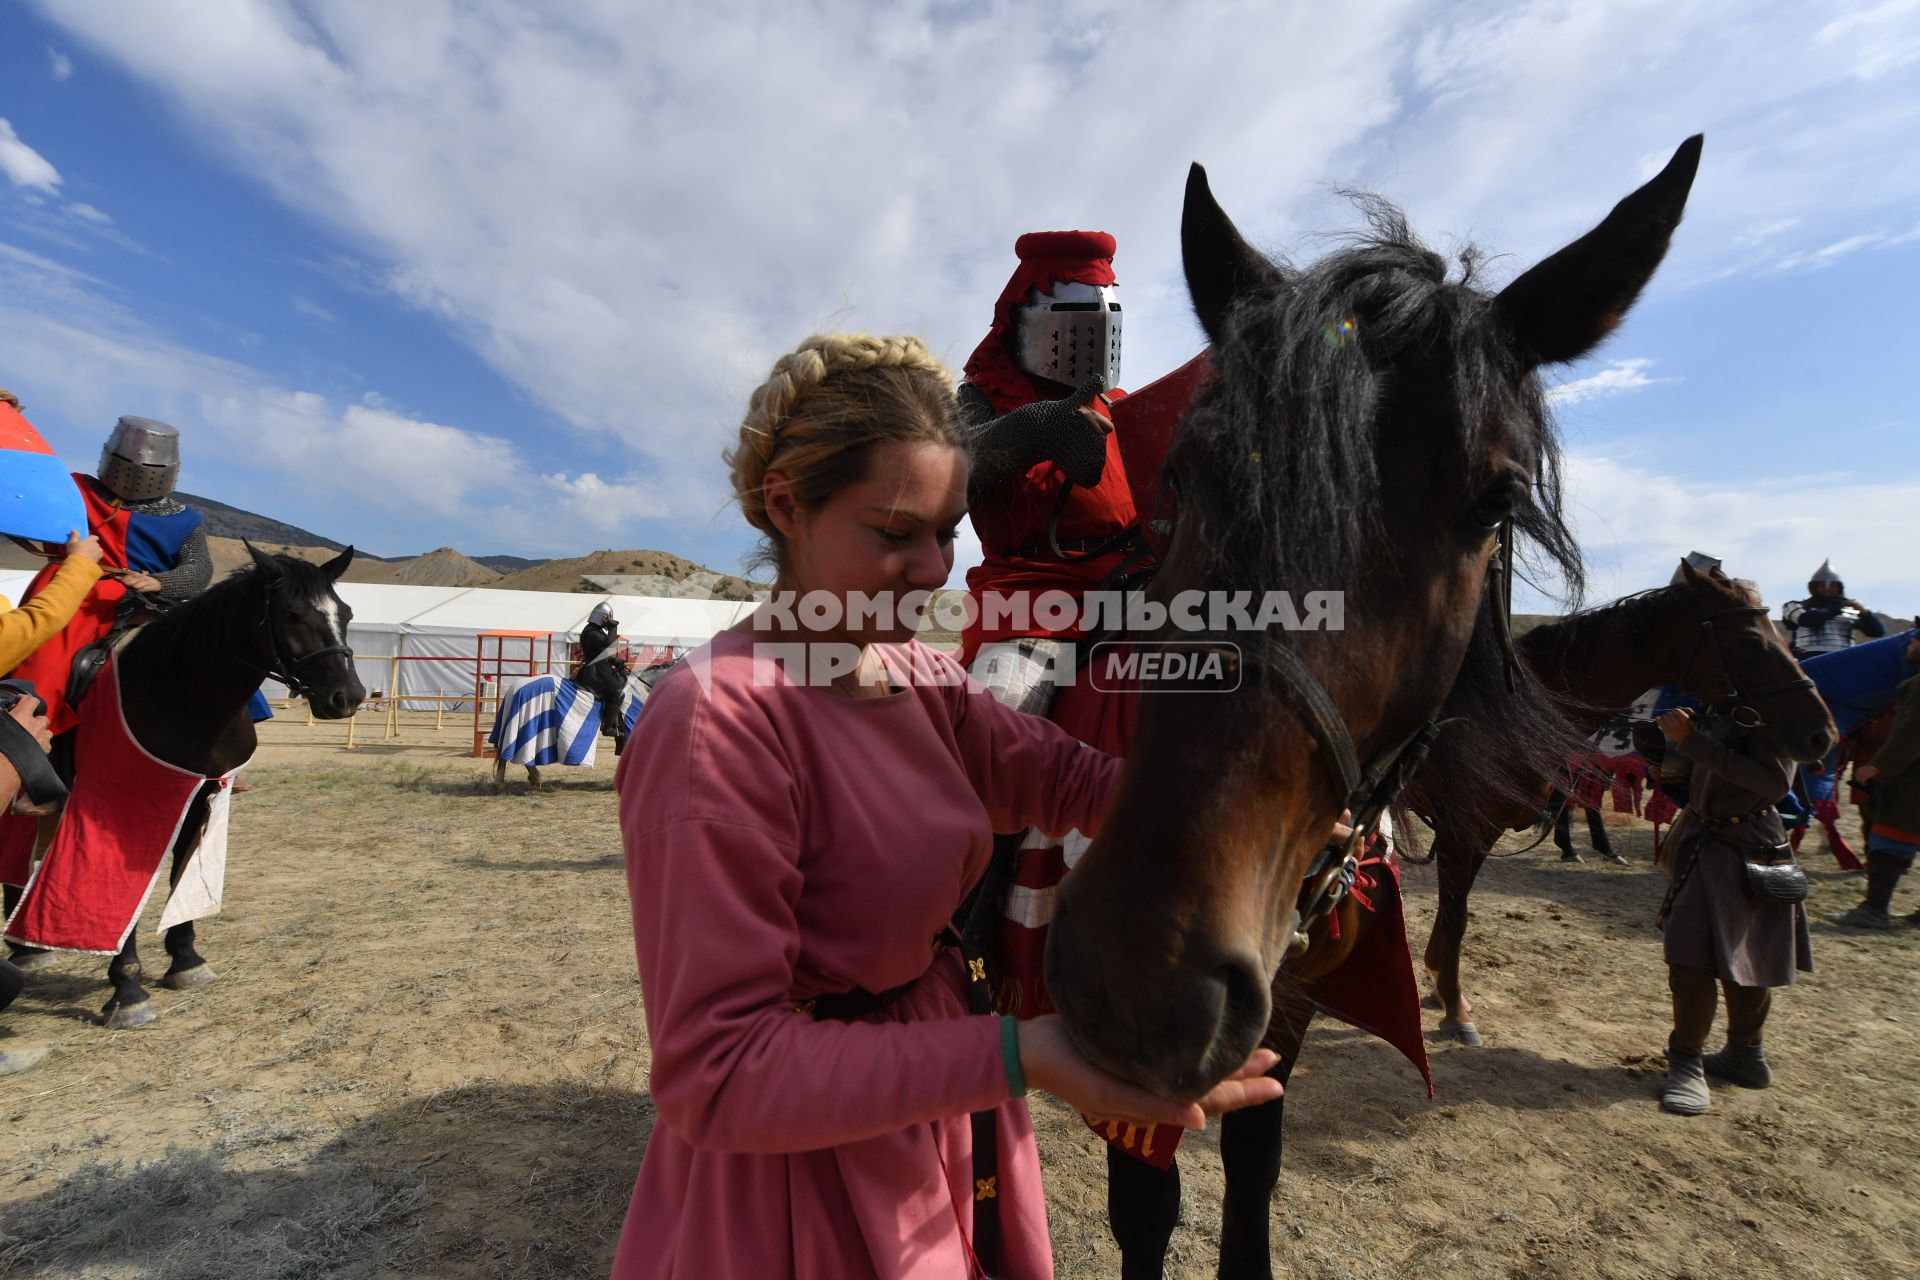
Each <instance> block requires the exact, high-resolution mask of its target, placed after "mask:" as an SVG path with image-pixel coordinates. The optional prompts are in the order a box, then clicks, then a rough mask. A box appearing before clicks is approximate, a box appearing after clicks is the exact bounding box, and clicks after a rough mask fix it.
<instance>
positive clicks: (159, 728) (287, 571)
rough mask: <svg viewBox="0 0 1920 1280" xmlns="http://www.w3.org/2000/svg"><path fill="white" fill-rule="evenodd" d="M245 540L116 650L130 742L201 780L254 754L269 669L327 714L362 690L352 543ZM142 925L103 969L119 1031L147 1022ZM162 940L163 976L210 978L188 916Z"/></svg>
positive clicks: (193, 808)
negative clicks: (237, 567) (312, 556)
mask: <svg viewBox="0 0 1920 1280" xmlns="http://www.w3.org/2000/svg"><path fill="white" fill-rule="evenodd" d="M247 550H248V551H249V552H251V553H252V555H253V567H252V568H250V569H246V570H243V571H241V572H239V573H236V574H234V575H233V576H232V577H229V578H227V579H226V580H225V581H223V582H219V583H216V584H215V585H214V586H212V587H209V588H208V589H207V590H206V591H205V592H203V593H201V594H200V595H199V596H196V597H195V598H194V599H192V600H189V601H187V602H186V603H185V604H182V605H180V606H178V607H177V608H174V609H172V610H169V611H168V612H167V613H165V614H163V615H161V616H160V617H158V618H155V619H154V620H153V621H151V622H149V623H147V624H146V625H145V626H142V627H141V628H139V629H138V630H137V631H135V632H134V633H133V635H132V636H131V637H130V638H129V639H128V640H127V641H126V644H125V645H124V647H122V648H121V650H120V652H119V655H118V656H117V657H116V658H115V662H116V663H117V664H118V671H119V676H120V698H121V706H122V708H123V709H124V711H125V714H126V721H127V728H128V730H129V731H130V732H131V733H132V735H133V738H134V740H135V741H136V742H138V743H139V744H140V745H141V746H142V747H144V748H145V749H146V750H147V751H148V752H149V753H151V754H152V755H155V756H158V757H159V758H160V759H161V760H164V761H166V762H167V763H168V764H170V765H173V766H175V767H176V768H180V769H185V770H188V771H189V772H192V773H197V774H200V775H201V776H203V777H207V778H219V777H222V776H224V775H226V774H229V773H231V772H232V771H233V770H235V769H237V768H239V767H240V766H241V765H243V764H245V763H246V762H247V761H248V760H249V759H251V758H252V757H253V753H254V748H255V746H256V745H257V742H258V739H257V737H256V735H255V733H254V727H253V721H252V720H251V719H249V718H248V716H247V701H248V699H249V698H250V697H251V696H252V695H253V692H254V690H256V689H258V688H259V687H260V685H261V682H262V681H264V680H266V679H267V678H269V677H271V678H273V679H275V680H279V681H280V682H281V683H283V684H285V685H286V686H287V688H288V689H289V690H290V691H291V692H293V693H294V694H295V695H297V696H304V697H305V698H306V699H307V701H308V703H309V705H311V706H312V708H313V713H314V715H316V716H318V717H320V718H321V719H323V720H339V719H344V718H345V717H347V716H350V715H352V714H353V713H354V711H355V710H357V709H358V708H359V706H360V703H361V702H362V701H363V700H364V699H365V698H366V696H367V691H366V689H365V688H364V687H363V686H362V685H361V683H360V677H359V676H358V675H357V674H356V673H355V671H354V666H353V650H352V649H350V648H348V647H347V642H346V641H347V623H348V621H349V620H350V619H351V618H352V616H353V614H352V611H351V610H350V609H348V608H347V606H346V604H345V603H344V602H343V601H342V600H341V599H340V597H339V596H338V595H336V594H335V593H334V590H333V584H334V583H335V582H336V581H338V580H339V577H340V575H341V574H342V573H345V572H346V569H347V566H348V565H349V564H351V563H352V562H353V548H351V547H349V548H347V549H346V550H345V551H343V552H341V553H340V554H339V555H338V556H335V557H334V558H333V559H332V560H329V561H328V562H327V563H326V564H323V565H315V564H310V563H308V562H307V561H305V560H298V559H295V558H294V557H292V556H278V555H267V554H265V553H264V552H261V551H259V550H256V549H255V548H253V547H252V546H251V545H249V546H248V548H247ZM216 789H217V784H215V783H211V782H209V783H207V784H206V785H204V786H202V787H201V788H200V790H199V791H198V792H197V793H196V794H195V795H194V798H193V801H192V804H191V805H190V806H189V808H188V810H187V816H186V819H185V821H184V822H183V823H182V824H181V828H180V834H179V835H178V837H177V838H176V839H175V840H174V844H173V870H172V875H171V876H170V877H169V884H171V883H173V882H176V881H178V880H179V878H180V873H181V871H182V869H183V868H184V866H185V865H186V862H187V860H188V858H189V857H190V856H191V854H192V853H193V850H194V847H195V845H196V843H197V842H198V840H199V838H200V835H201V831H202V829H203V828H204V827H205V825H206V821H207V814H208V806H209V802H210V801H211V799H212V797H213V794H214V792H215V790H216ZM138 933H139V930H138V929H137V928H136V929H132V930H129V931H128V933H127V941H126V944H125V945H124V946H123V947H122V948H121V949H120V954H119V955H117V956H115V957H114V958H113V961H112V963H111V964H110V965H109V966H108V968H107V980H108V981H109V982H110V983H111V984H112V986H113V995H112V997H111V998H110V999H108V1001H107V1003H106V1006H105V1007H104V1008H102V1009H101V1011H100V1012H101V1016H102V1019H103V1021H104V1022H105V1025H106V1026H108V1027H110V1028H113V1029H115V1030H123V1029H126V1028H130V1027H141V1026H145V1025H147V1024H148V1023H150V1022H152V1021H153V1020H154V1012H153V1006H152V1004H151V1002H150V997H149V996H148V994H147V990H146V988H145V987H143V986H142V985H141V984H140V976H141V971H140V955H139V951H138V949H137V948H136V945H135V938H136V937H137V936H138ZM166 946H167V955H168V956H169V958H170V959H171V960H172V964H171V965H170V966H169V967H168V969H167V972H166V976H165V977H163V978H162V979H161V981H162V982H163V983H164V984H165V985H166V986H168V987H173V988H181V987H197V986H201V985H204V984H205V983H208V982H211V981H212V980H213V976H214V975H213V970H212V969H211V968H209V967H208V965H207V962H206V961H205V960H204V959H202V958H201V956H200V953H199V952H198V951H196V950H195V949H194V933H193V922H192V921H187V922H186V923H184V924H177V925H174V926H173V927H172V928H170V929H168V930H167V933H166Z"/></svg>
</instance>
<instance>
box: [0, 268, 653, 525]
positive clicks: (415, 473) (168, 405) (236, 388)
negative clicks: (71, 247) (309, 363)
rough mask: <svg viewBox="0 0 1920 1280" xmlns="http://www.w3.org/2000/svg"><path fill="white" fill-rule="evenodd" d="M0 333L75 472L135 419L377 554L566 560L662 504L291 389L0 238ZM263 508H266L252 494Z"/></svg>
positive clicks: (385, 409)
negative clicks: (173, 429) (461, 550)
mask: <svg viewBox="0 0 1920 1280" xmlns="http://www.w3.org/2000/svg"><path fill="white" fill-rule="evenodd" d="M0 333H4V334H6V335H7V338H8V341H7V360H8V365H9V367H10V368H15V369H18V370H20V371H21V373H20V375H18V376H16V377H15V380H14V383H13V388H14V390H15V391H16V393H17V394H19V395H20V396H21V397H22V398H23V399H24V400H26V401H27V402H28V404H27V407H28V411H29V413H30V414H31V415H32V417H33V419H34V421H35V423H36V424H37V425H39V426H40V427H41V429H42V432H43V433H44V434H46V435H47V436H48V437H49V439H50V440H51V441H52V442H53V443H54V444H55V445H56V447H58V448H60V449H61V451H62V452H63V453H64V454H65V455H67V456H68V457H69V458H71V459H75V460H78V461H79V462H80V463H81V465H85V462H86V459H87V455H88V451H89V450H91V449H93V448H97V447H98V445H97V441H96V439H95V436H96V435H97V434H99V433H100V432H101V431H104V426H105V424H110V423H111V422H112V421H113V420H114V419H115V417H117V416H118V415H120V414H123V413H128V412H139V413H144V414H146V415H148V416H152V417H158V418H161V419H163V420H166V421H170V422H173V423H175V424H176V425H178V426H180V427H181V428H182V433H183V436H184V437H185V441H186V452H187V457H186V459H185V462H186V468H185V475H184V479H183V484H184V485H185V487H187V488H189V489H192V488H193V487H194V486H195V485H196V484H202V483H204V482H205V479H206V478H217V479H218V480H219V481H221V482H222V486H223V487H224V488H225V491H226V492H229V493H232V492H237V491H241V490H249V489H250V490H252V491H254V492H265V493H268V494H272V495H275V497H276V499H277V501H275V502H274V503H272V504H271V505H273V506H274V508H275V511H276V514H286V515H287V516H289V518H294V519H295V520H296V522H300V521H302V520H304V522H306V523H309V524H321V523H327V517H328V514H329V513H331V517H332V520H333V521H335V522H340V523H346V522H344V521H341V520H340V517H339V512H340V510H341V508H342V507H343V506H350V507H351V508H352V511H353V520H352V522H351V523H352V525H353V527H352V528H348V529H346V530H343V532H346V533H347V534H349V536H354V537H362V538H363V539H364V538H365V537H366V536H367V533H366V532H363V531H371V536H372V537H373V540H374V541H376V542H382V541H383V539H384V541H383V546H382V549H384V550H389V551H392V550H406V549H408V548H409V547H411V546H412V545H413V544H415V543H420V542H423V541H424V542H426V543H427V544H428V545H439V544H440V543H442V542H446V541H448V540H449V539H451V538H455V537H461V538H465V539H467V540H468V541H469V543H470V544H471V543H477V542H479V541H488V542H491V541H492V540H494V539H500V540H503V541H507V542H511V543H513V544H514V545H515V546H516V547H520V548H527V549H529V550H531V551H534V552H545V553H571V552H573V551H576V550H577V549H578V545H579V543H580V541H581V537H582V532H583V530H585V529H591V530H593V531H594V532H595V533H624V532H630V531H631V527H632V522H633V521H635V520H637V519H641V518H644V517H647V516H651V515H656V514H658V513H659V512H660V511H661V509H662V506H661V504H660V502H659V501H658V499H657V497H655V496H654V495H653V494H652V492H651V490H650V489H649V487H648V485H647V484H646V483H645V482H642V481H638V480H634V479H632V478H620V479H603V478H602V477H600V476H598V475H596V474H593V473H586V474H582V475H567V474H548V473H545V472H543V471H542V470H541V469H540V468H538V467H537V466H536V465H534V464H533V463H532V462H531V461H530V460H529V459H528V458H527V457H526V456H525V454H524V453H523V452H522V450H521V448H520V447H519V446H518V445H516V444H515V443H513V442H511V441H507V440H503V439H500V438H497V437H495V436H491V435H487V434H484V433H480V432H474V431H469V430H465V429H462V428H459V427H455V426H448V425H445V424H442V423H436V422H429V421H423V420H421V419H420V418H417V417H414V416H410V415H408V414H405V413H403V412H401V411H399V410H397V409H395V408H393V407H392V406H390V405H388V404H387V403H385V402H384V401H383V400H382V399H381V398H380V397H379V396H377V395H368V396H366V397H364V398H363V399H362V400H361V401H360V402H358V403H354V402H344V401H342V400H340V399H338V398H336V397H331V396H327V395H323V394H319V393H316V392H313V391H306V390H299V389H291V388H288V387H286V386H283V385H281V384H279V383H278V382H276V381H275V380H274V379H272V378H271V377H269V376H267V375H266V374H263V373H262V372H260V371H259V370H257V369H254V368H251V367H249V366H247V365H245V364H242V363H239V362H237V361H232V360H227V359H223V358H221V357H217V356H211V355H208V354H206V353H204V352H199V351H194V350H192V349H189V348H186V347H183V346H180V345H179V344H177V343H174V342H172V341H170V340H168V339H167V338H166V337H164V336H163V335H160V334H158V333H156V332H154V331H152V330H151V329H149V328H148V327H146V326H145V325H143V324H142V323H141V322H140V321H139V320H138V319H137V318H136V317H134V316H133V315H131V314H130V313H129V312H128V311H127V310H126V309H125V308H123V307H121V306H120V305H118V304H117V303H115V302H114V301H113V300H112V298H111V297H110V296H109V295H108V294H107V293H106V292H105V290H104V287H103V286H102V285H101V284H100V282H99V281H97V280H94V279H93V278H92V277H89V276H87V275H85V274H83V273H80V272H77V271H73V270H71V269H69V268H66V267H63V266H61V265H60V264H58V263H54V262H51V261H49V260H48V259H46V258H42V257H40V256H39V255H36V254H33V253H30V252H28V251H25V250H22V249H19V248H16V247H14V246H10V245H5V244H0ZM262 505H269V504H267V503H264V502H263V503H262Z"/></svg>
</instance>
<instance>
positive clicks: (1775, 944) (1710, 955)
mask: <svg viewBox="0 0 1920 1280" xmlns="http://www.w3.org/2000/svg"><path fill="white" fill-rule="evenodd" d="M1660 727H1661V729H1662V730H1663V731H1664V732H1665V733H1666V735H1667V737H1668V738H1669V739H1671V740H1672V744H1673V750H1674V751H1676V752H1678V753H1679V754H1680V755H1681V756H1683V757H1685V758H1686V759H1687V760H1688V761H1689V762H1691V764H1692V765H1693V784H1692V791H1691V795H1690V801H1689V804H1688V806H1687V807H1688V811H1689V814H1690V818H1689V820H1688V823H1687V828H1688V829H1687V830H1685V831H1683V832H1682V834H1681V837H1680V839H1679V840H1678V841H1676V842H1673V844H1672V847H1671V850H1670V857H1671V861H1670V862H1669V864H1668V865H1669V868H1670V870H1671V873H1672V874H1673V876H1674V881H1675V884H1674V888H1673V890H1672V892H1671V894H1670V900H1669V902H1668V905H1667V908H1666V918H1665V927H1666V959H1667V983H1668V986H1669V987H1670V988H1671V990H1672V992H1673V1032H1672V1034H1671V1036H1670V1037H1669V1038H1668V1042H1667V1083H1666V1087H1665V1088H1664V1089H1663V1090H1662V1091H1661V1095H1660V1105H1661V1106H1662V1107H1663V1108H1665V1109H1666V1110H1668V1111H1673V1112H1677V1113H1679V1114H1681V1115H1699V1114H1700V1113H1701V1112H1704V1111H1705V1110H1706V1109H1707V1103H1708V1093H1707V1083H1706V1075H1707V1073H1709V1072H1710V1073H1712V1074H1713V1075H1715V1076H1718V1077H1720V1078H1722V1079H1726V1080H1730V1081H1732V1082H1733V1083H1735V1084H1739V1085H1744V1086H1746V1087H1748V1088H1764V1087H1766V1085H1767V1084H1768V1083H1769V1082H1770V1081H1771V1079H1772V1073H1771V1071H1770V1070H1769V1068H1768V1066H1767V1061H1766V1055H1765V1052H1764V1051H1763V1050H1762V1049H1761V1047H1760V1037H1761V1030H1762V1028H1763V1027H1764V1025H1765V1024H1766V1020H1767V1011H1768V1009H1769V1007H1770V1006H1771V1003H1772V992H1771V988H1773V987H1784V986H1788V985H1790V984H1791V983H1792V982H1793V980H1794V975H1795V974H1796V973H1809V972H1812V970H1813V948H1812V942H1811V939H1810V937H1809V935H1808V932H1807V916H1806V910H1805V908H1804V907H1803V906H1802V905H1800V904H1798V903H1795V904H1791V905H1789V904H1786V903H1781V902H1775V901H1770V900H1768V899H1766V898H1764V897H1760V896H1756V895H1754V894H1752V893H1750V892H1749V890H1748V878H1747V864H1748V863H1749V862H1750V861H1752V862H1766V861H1769V860H1774V859H1781V858H1791V856H1792V855H1791V853H1790V852H1788V853H1783V852H1782V851H1784V850H1785V849H1786V833H1785V831H1784V829H1783V828H1782V826H1781V823H1780V814H1779V811H1778V810H1777V809H1775V808H1774V805H1775V803H1776V802H1778V801H1779V799H1780V798H1781V797H1782V796H1784V795H1786V793H1787V788H1788V785H1789V784H1790V781H1791V777H1792V767H1793V766H1792V765H1791V764H1789V763H1788V762H1787V761H1785V760H1782V759H1779V758H1777V757H1775V756H1774V755H1772V754H1771V753H1770V752H1769V751H1768V750H1767V746H1766V742H1765V739H1764V737H1763V736H1761V735H1758V734H1752V733H1747V732H1743V731H1742V730H1740V729H1739V728H1738V727H1731V732H1730V733H1728V734H1722V733H1719V732H1714V733H1713V734H1711V736H1710V735H1709V732H1708V731H1707V730H1706V729H1705V728H1704V727H1703V726H1701V725H1700V723H1699V722H1697V721H1696V720H1695V719H1694V716H1693V713H1692V712H1690V711H1688V710H1686V709H1684V708H1682V709H1679V710H1675V711H1671V712H1668V713H1667V714H1666V715H1665V716H1662V717H1661V719H1660ZM1722 738H1724V739H1726V740H1724V741H1722V740H1721V739H1722ZM1716 985H1717V986H1718V987H1719V990H1718V991H1716V990H1715V987H1716ZM1722 993H1724V995H1725V998H1726V1004H1727V1043H1726V1047H1725V1048H1724V1049H1722V1050H1720V1051H1719V1052H1718V1053H1713V1054H1704V1055H1703V1052H1702V1051H1703V1050H1704V1048H1705V1045H1706V1039H1707V1035H1708V1033H1709V1032H1710V1031H1711V1030H1712V1029H1713V1018H1714V1012H1715V1006H1716V1005H1717V1004H1718V1003H1719V997H1720V996H1721V994H1722Z"/></svg>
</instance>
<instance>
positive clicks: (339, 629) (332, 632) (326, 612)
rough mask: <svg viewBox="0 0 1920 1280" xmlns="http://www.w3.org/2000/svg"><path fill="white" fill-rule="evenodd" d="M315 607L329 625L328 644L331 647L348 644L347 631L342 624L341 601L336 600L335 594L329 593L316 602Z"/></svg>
mask: <svg viewBox="0 0 1920 1280" xmlns="http://www.w3.org/2000/svg"><path fill="white" fill-rule="evenodd" d="M313 607H314V608H316V609H318V610H319V611H320V617H321V620H322V621H324V622H325V623H326V624H327V643H328V644H330V645H334V644H337V645H344V644H346V642H347V630H346V628H345V627H344V626H342V625H341V624H340V601H339V600H337V599H335V598H334V595H333V593H332V592H331V591H329V592H328V593H327V594H326V595H324V596H322V597H320V598H319V599H318V600H315V601H314V602H313Z"/></svg>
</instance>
